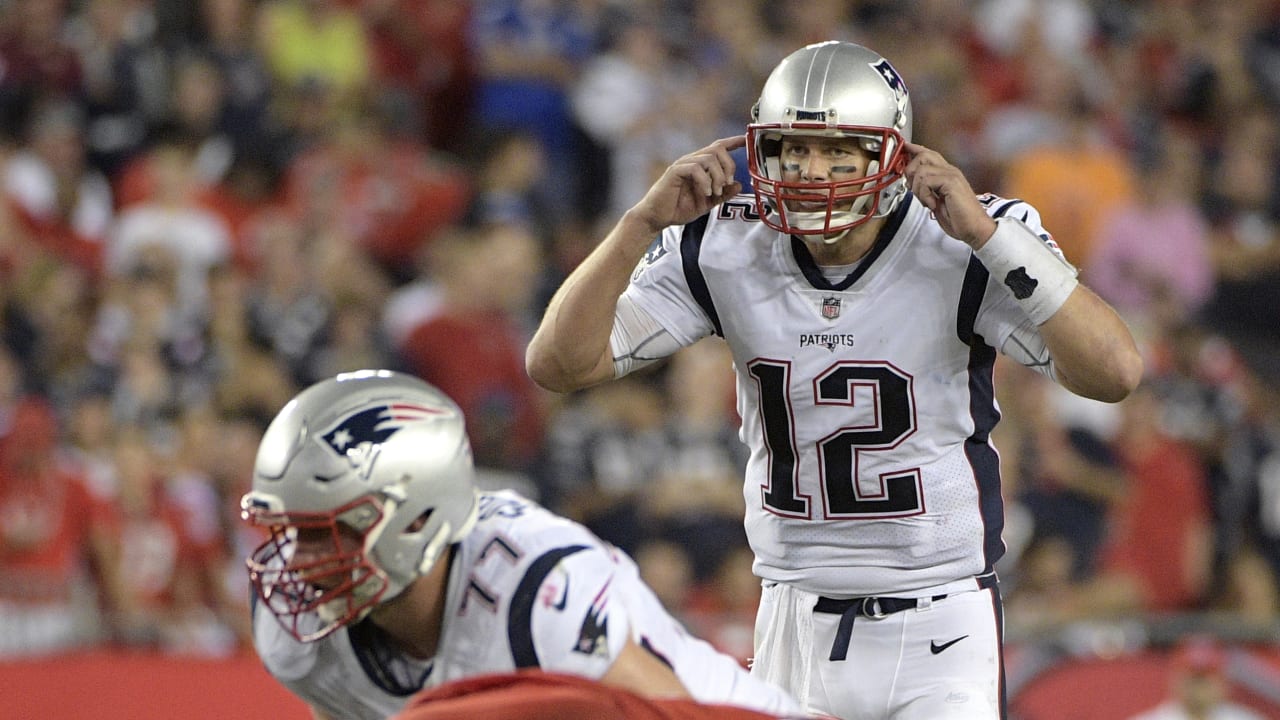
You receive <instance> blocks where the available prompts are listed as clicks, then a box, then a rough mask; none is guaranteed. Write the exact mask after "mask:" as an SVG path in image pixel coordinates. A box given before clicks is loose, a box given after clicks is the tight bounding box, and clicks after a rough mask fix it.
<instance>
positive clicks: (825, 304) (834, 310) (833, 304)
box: [822, 297, 840, 320]
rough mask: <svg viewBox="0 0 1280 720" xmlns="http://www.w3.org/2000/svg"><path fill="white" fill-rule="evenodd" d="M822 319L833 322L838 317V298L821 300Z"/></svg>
mask: <svg viewBox="0 0 1280 720" xmlns="http://www.w3.org/2000/svg"><path fill="white" fill-rule="evenodd" d="M822 317H824V318H826V319H828V320H835V319H836V318H838V317H840V298H838V297H825V298H822Z"/></svg>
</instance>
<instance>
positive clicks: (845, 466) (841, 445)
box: [747, 360, 924, 520]
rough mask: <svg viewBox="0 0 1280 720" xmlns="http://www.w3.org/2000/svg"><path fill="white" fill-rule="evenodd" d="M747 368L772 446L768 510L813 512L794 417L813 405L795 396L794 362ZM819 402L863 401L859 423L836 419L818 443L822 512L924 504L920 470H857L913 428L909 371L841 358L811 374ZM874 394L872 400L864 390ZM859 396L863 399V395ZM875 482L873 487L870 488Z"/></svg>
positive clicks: (849, 514) (883, 514) (886, 512)
mask: <svg viewBox="0 0 1280 720" xmlns="http://www.w3.org/2000/svg"><path fill="white" fill-rule="evenodd" d="M747 372H748V373H750V374H751V377H752V378H753V379H754V380H755V382H756V387H757V391H758V395H759V408H760V418H761V422H762V424H763V426H764V441H765V447H766V448H767V449H768V452H769V481H768V484H767V485H765V486H763V487H762V490H763V494H764V505H765V507H766V508H767V509H768V510H770V511H771V512H774V513H777V514H778V515H783V516H786V517H794V518H812V517H813V511H812V509H811V508H810V507H809V504H810V501H811V497H810V496H809V495H805V494H802V493H801V492H800V487H799V485H800V478H799V463H798V462H797V452H802V451H805V450H807V448H797V447H796V439H795V427H794V420H793V419H794V418H795V417H796V410H803V411H804V414H805V415H808V416H812V415H814V414H815V413H816V410H815V409H814V408H796V407H794V406H793V404H792V400H791V391H790V388H791V364H790V363H786V362H779V361H775V360H755V361H752V362H751V363H750V364H749V365H748V366H747ZM813 390H814V395H813V396H814V405H815V406H824V405H830V406H838V407H841V408H845V409H846V412H845V413H844V415H843V417H845V418H849V417H851V414H850V412H849V410H850V409H853V408H858V410H857V412H856V414H854V415H853V417H856V418H858V419H859V420H860V422H859V423H858V424H854V425H843V426H840V427H836V428H835V430H834V432H832V433H831V434H829V435H827V436H826V437H824V438H822V439H821V440H818V441H817V442H816V443H815V446H814V450H815V451H816V452H817V455H818V474H819V476H820V478H821V482H820V483H819V487H820V489H821V491H822V507H823V517H822V518H821V519H824V520H831V519H842V518H843V519H872V518H889V517H905V516H908V515H917V514H920V513H921V512H923V511H924V503H923V498H922V497H921V494H920V471H919V470H918V469H914V468H913V469H902V470H894V471H889V472H880V473H877V474H876V475H875V476H874V477H871V476H868V477H866V478H860V477H859V461H860V459H861V457H862V456H863V454H864V453H875V452H884V451H888V450H892V449H893V448H896V447H897V446H898V445H899V444H901V443H902V441H903V440H905V439H906V438H908V437H910V436H911V435H912V434H913V433H914V432H915V431H916V411H915V400H914V397H913V394H912V393H913V391H912V378H911V376H910V375H908V374H906V373H904V372H902V371H901V370H899V369H898V368H896V367H893V366H892V365H890V364H888V363H884V362H841V363H837V364H835V365H833V366H831V367H830V368H828V369H827V370H825V371H824V372H823V373H822V374H821V375H819V376H818V377H817V378H815V379H814V380H813ZM868 397H869V398H870V399H871V403H870V407H862V406H863V405H865V404H866V402H865V398H868ZM859 399H862V400H863V401H862V402H861V403H860V402H858V400H859ZM872 488H875V490H874V491H872V490H871V489H872Z"/></svg>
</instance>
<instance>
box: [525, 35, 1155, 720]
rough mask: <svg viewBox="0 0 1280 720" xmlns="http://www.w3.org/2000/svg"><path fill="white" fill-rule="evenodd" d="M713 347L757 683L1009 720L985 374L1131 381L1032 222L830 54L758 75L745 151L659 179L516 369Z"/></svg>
mask: <svg viewBox="0 0 1280 720" xmlns="http://www.w3.org/2000/svg"><path fill="white" fill-rule="evenodd" d="M744 145H745V146H746V153H747V158H748V166H749V167H748V170H749V172H750V176H751V179H752V191H753V195H754V197H753V196H752V195H745V194H743V195H740V194H739V193H740V192H741V191H742V187H741V185H740V183H738V182H736V181H735V180H734V173H735V163H734V160H733V157H732V155H731V152H732V151H734V150H736V149H738V148H741V147H743V146H744ZM655 237H656V238H657V240H656V241H655V240H654V238H655ZM712 334H715V335H720V336H722V337H723V338H724V339H725V340H726V341H727V343H728V345H729V347H730V348H731V349H732V353H733V359H734V371H735V372H736V374H737V395H738V410H739V413H740V415H741V417H742V421H743V422H742V428H741V438H742V440H743V441H744V442H745V443H747V445H748V446H749V447H750V450H751V456H750V460H749V462H748V466H747V470H746V479H745V484H744V494H745V496H746V502H747V515H746V530H747V536H748V541H749V542H750V545H751V548H752V549H753V551H754V552H755V558H756V559H755V565H754V569H755V572H756V574H757V575H759V576H760V577H761V578H762V581H763V584H764V592H763V595H762V599H761V604H760V609H759V613H758V617H757V622H756V647H755V659H754V665H753V672H755V673H757V674H759V675H761V676H762V677H764V678H766V679H768V680H771V681H774V682H777V683H779V684H781V685H782V686H783V687H786V688H787V689H789V690H790V691H791V692H792V693H793V694H794V695H795V696H796V697H798V698H799V699H800V700H801V701H802V702H805V703H806V704H807V708H808V709H809V710H810V711H817V712H823V713H829V714H831V715H835V716H837V717H841V718H846V719H848V720H853V719H855V718H857V719H862V718H866V719H872V718H895V719H904V718H984V719H985V718H997V717H1003V716H1004V714H1005V691H1004V687H1003V666H1002V641H1001V632H1002V622H1001V606H1000V599H999V591H998V588H997V587H996V584H997V582H996V578H995V574H994V569H993V568H994V566H995V562H996V560H997V559H999V557H1000V556H1001V554H1002V553H1003V551H1004V545H1003V543H1002V541H1001V537H1000V535H1001V529H1002V526H1003V506H1002V501H1001V495H1000V473H999V461H998V456H997V454H996V451H995V448H994V447H993V445H992V443H991V440H990V433H991V429H992V427H993V426H994V425H995V424H996V421H997V420H998V418H999V412H998V409H997V406H996V403H995V399H994V395H993V392H992V367H993V363H994V361H995V358H996V353H997V352H1003V353H1005V354H1007V355H1009V356H1011V357H1013V358H1015V359H1017V360H1018V361H1019V362H1021V363H1023V364H1025V365H1028V366H1030V367H1034V368H1036V369H1037V370H1039V371H1041V372H1043V373H1044V374H1046V375H1048V376H1049V377H1051V378H1053V379H1055V380H1056V381H1057V382H1059V383H1061V384H1062V385H1063V386H1064V387H1066V388H1068V389H1070V390H1072V391H1074V392H1075V393H1078V394H1080V395H1083V396H1087V397H1090V398H1095V399H1098V400H1103V401H1109V402H1115V401H1119V400H1120V399H1122V398H1124V397H1125V396H1126V395H1127V394H1128V393H1129V392H1130V391H1131V390H1132V389H1133V388H1134V387H1135V386H1136V385H1137V383H1138V382H1139V380H1140V378H1141V375H1142V359H1141V356H1140V355H1139V353H1138V350H1137V348H1136V345H1135V343H1134V341H1133V338H1132V336H1131V335H1130V333H1129V331H1128V329H1127V328H1126V326H1125V324H1124V323H1123V321H1122V320H1121V319H1120V318H1119V317H1118V316H1117V314H1116V313H1115V312H1114V311H1113V310H1112V309H1111V308H1110V307H1108V306H1107V305H1106V304H1105V303H1104V302H1103V301H1102V300H1100V299H1099V298H1098V297H1097V296H1096V295H1095V294H1094V293H1092V292H1091V291H1090V290H1088V289H1087V288H1086V287H1085V286H1083V285H1081V284H1080V283H1079V282H1078V281H1077V278H1076V271H1075V269H1074V268H1073V267H1072V266H1071V265H1070V264H1069V263H1068V262H1067V261H1066V260H1065V259H1064V258H1063V257H1062V256H1061V253H1060V252H1059V250H1058V248H1057V246H1056V245H1055V244H1054V243H1053V241H1052V238H1051V236H1050V235H1049V233H1048V232H1047V231H1046V230H1045V229H1044V228H1042V227H1041V225H1040V217H1039V214H1038V213H1037V212H1036V210H1035V209H1034V208H1033V207H1031V206H1030V205H1028V204H1027V203H1025V202H1021V201H1018V200H1012V199H1003V198H999V197H995V196H992V195H982V196H978V195H975V194H974V191H973V190H972V189H971V187H970V186H969V183H968V181H967V180H966V179H965V177H964V175H963V174H962V173H961V172H960V171H959V170H958V169H957V168H956V167H954V166H952V165H951V164H949V163H948V162H947V161H946V160H945V159H944V158H943V157H942V156H941V155H940V154H939V153H937V152H935V151H933V150H930V149H928V148H925V147H923V146H920V145H916V144H913V143H912V142H911V100H910V96H909V95H908V93H907V87H906V85H905V83H904V82H903V80H902V78H901V77H900V76H899V75H898V73H897V71H896V70H894V68H893V66H892V65H890V64H889V62H888V61H887V60H886V59H885V58H883V57H881V56H880V55H878V54H876V53H875V52H873V51H871V50H868V49H867V48H864V47H861V46H859V45H855V44H851V43H843V42H827V43H819V44H815V45H810V46H807V47H804V48H802V49H800V50H797V51H795V52H794V53H792V54H791V55H789V56H787V57H786V58H785V59H783V60H782V61H781V62H780V63H779V64H778V65H777V66H776V68H775V69H774V70H773V71H772V73H771V74H770V76H769V78H768V79H767V81H766V82H765V85H764V87H763V89H762V92H761V95H760V99H759V101H758V103H757V104H756V105H755V107H754V108H753V110H752V121H751V122H750V124H748V126H747V133H746V136H745V138H744V137H740V136H738V137H730V138H724V139H721V140H718V141H716V142H714V143H712V144H711V145H709V146H707V147H705V148H702V149H700V150H697V151H694V152H692V153H689V154H688V155H685V156H684V157H682V158H680V159H678V160H677V161H675V162H674V163H673V164H672V165H671V166H670V167H668V168H667V170H666V171H665V172H664V174H663V175H662V176H661V177H660V178H659V179H658V180H657V181H656V182H655V183H654V184H653V185H652V187H651V188H650V189H649V191H648V193H647V194H646V195H645V196H644V198H642V199H641V200H640V201H639V202H638V203H637V204H636V205H635V206H633V207H632V208H631V209H630V210H629V211H628V212H627V213H625V214H624V216H623V217H622V218H621V219H620V220H619V221H618V223H617V224H616V225H615V226H614V228H613V229H612V231H611V232H610V233H609V234H608V235H607V236H606V237H605V238H604V240H603V241H602V242H601V243H600V245H599V246H598V247H597V248H596V249H595V250H594V251H593V252H592V253H591V254H590V255H589V256H588V257H587V258H586V259H585V260H584V261H583V263H582V264H581V265H580V266H579V267H578V268H576V269H575V270H574V272H573V273H571V274H570V276H569V277H568V278H567V279H566V281H565V282H564V284H563V286H562V287H561V288H560V289H559V290H558V291H557V293H556V294H555V296H554V297H553V298H552V301H551V303H550V305H549V306H548V308H547V311H546V314H545V317H544V318H543V320H542V323H541V325H540V327H539V329H538V331H537V333H536V334H535V337H534V339H533V341H532V342H531V344H530V346H529V349H528V354H527V357H526V364H527V367H528V370H529V373H530V375H531V376H532V377H533V379H534V380H535V381H537V382H538V383H539V384H541V385H542V386H544V387H546V388H548V389H551V390H555V391H570V390H573V389H577V388H582V387H586V386H590V385H593V384H595V383H599V382H604V381H606V380H609V379H611V378H614V377H617V376H620V375H623V374H625V373H628V372H630V371H632V370H634V369H636V368H638V367H641V366H643V365H645V364H647V363H651V362H653V361H655V360H658V359H660V358H663V357H666V356H668V355H670V354H671V353H673V352H675V351H676V350H678V349H679V348H681V347H684V346H687V345H690V344H692V343H694V342H696V341H697V340H698V339H699V338H702V337H704V336H707V335H712Z"/></svg>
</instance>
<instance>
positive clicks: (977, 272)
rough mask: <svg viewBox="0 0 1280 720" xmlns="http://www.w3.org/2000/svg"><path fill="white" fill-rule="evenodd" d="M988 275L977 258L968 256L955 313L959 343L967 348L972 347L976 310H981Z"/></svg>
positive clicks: (976, 318) (976, 319)
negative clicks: (967, 265)
mask: <svg viewBox="0 0 1280 720" xmlns="http://www.w3.org/2000/svg"><path fill="white" fill-rule="evenodd" d="M990 274H991V273H990V272H988V271H987V268H986V266H984V265H983V264H982V262H981V261H980V260H978V256H976V255H970V256H969V267H968V268H967V269H966V270H965V272H964V283H963V284H962V285H961V286H960V305H959V307H958V308H957V311H956V334H957V335H958V336H959V337H960V342H962V343H964V344H965V345H968V346H969V347H973V326H974V324H975V323H976V322H977V321H978V310H979V309H981V308H982V298H983V296H984V295H986V293H987V278H988V277H989V276H990Z"/></svg>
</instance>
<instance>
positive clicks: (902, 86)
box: [871, 58, 907, 97]
mask: <svg viewBox="0 0 1280 720" xmlns="http://www.w3.org/2000/svg"><path fill="white" fill-rule="evenodd" d="M871 67H872V68H874V69H875V71H876V72H877V73H880V77H882V78H884V82H885V84H886V85H888V86H889V89H890V90H893V94H894V95H897V96H899V97H901V96H903V95H906V94H907V84H906V83H904V82H903V81H902V76H901V75H899V74H898V71H897V70H894V69H893V66H892V65H890V64H889V61H888V60H885V59H884V58H880V60H879V61H877V62H875V63H872V64H871Z"/></svg>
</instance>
